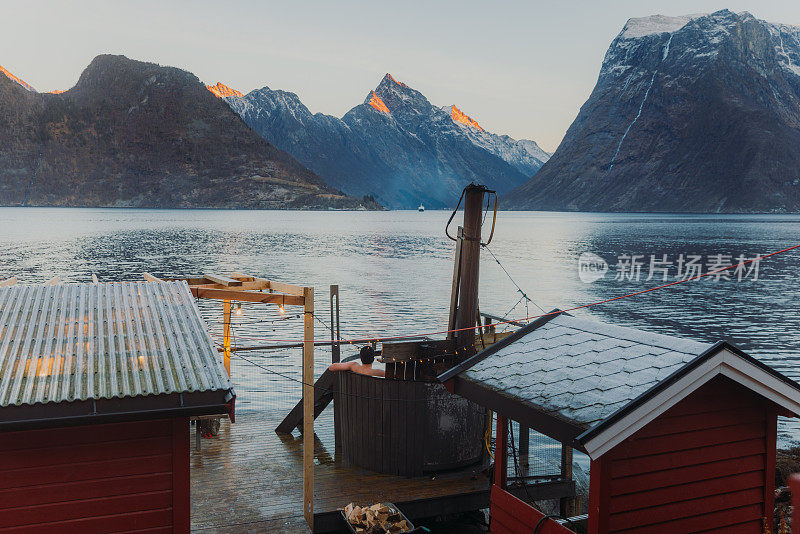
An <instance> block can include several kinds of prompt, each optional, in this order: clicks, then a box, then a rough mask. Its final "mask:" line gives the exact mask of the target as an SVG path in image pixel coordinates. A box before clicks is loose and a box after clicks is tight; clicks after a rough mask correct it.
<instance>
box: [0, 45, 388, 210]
mask: <svg viewBox="0 0 800 534" xmlns="http://www.w3.org/2000/svg"><path fill="white" fill-rule="evenodd" d="M2 74H5V75H0V205H6V206H8V205H12V206H14V205H22V206H26V205H27V206H33V205H35V206H130V207H215V208H297V209H326V208H345V209H359V208H361V209H364V208H368V209H374V208H377V207H378V206H377V204H376V203H375V202H374V201H373V200H371V199H356V198H353V197H349V196H347V195H345V194H343V193H342V192H340V191H339V190H337V189H335V188H333V187H331V186H329V185H328V184H326V183H325V182H324V181H323V180H322V179H321V178H320V177H319V176H317V175H316V174H314V173H313V172H312V171H310V170H308V169H307V168H306V167H304V166H303V165H301V164H300V163H299V162H298V161H297V160H296V159H294V158H293V157H292V156H290V155H289V154H287V153H286V152H284V151H282V150H280V149H278V148H276V147H275V146H273V145H271V144H270V143H268V142H267V141H265V140H264V139H262V138H261V137H260V136H259V135H257V134H256V133H255V132H253V131H252V130H251V129H250V128H249V127H248V126H247V125H246V124H245V123H244V122H242V120H241V119H240V118H239V116H238V115H236V113H234V112H233V111H232V110H231V109H230V107H229V106H228V105H226V104H225V103H224V102H223V101H221V100H220V99H219V98H217V97H216V96H214V95H213V94H212V93H210V92H209V91H208V90H207V89H206V87H205V86H204V85H203V84H202V83H200V81H199V80H198V79H197V78H196V77H195V76H194V75H193V74H191V73H189V72H186V71H183V70H180V69H176V68H171V67H162V66H159V65H156V64H153V63H145V62H141V61H134V60H131V59H128V58H126V57H124V56H111V55H101V56H98V57H96V58H95V59H94V60H93V61H92V62H91V64H90V65H89V66H88V67H87V68H86V69H85V70H84V72H83V73H82V74H81V76H80V79H79V80H78V83H77V84H76V85H75V87H73V88H71V89H69V90H68V91H63V92H57V93H54V94H45V93H38V92H36V91H35V90H34V89H33V88H32V87H31V86H30V85H28V84H26V83H25V82H24V81H22V80H20V79H19V78H17V77H16V76H14V75H12V74H11V73H9V72H8V71H6V70H5V69H3V71H2Z"/></svg>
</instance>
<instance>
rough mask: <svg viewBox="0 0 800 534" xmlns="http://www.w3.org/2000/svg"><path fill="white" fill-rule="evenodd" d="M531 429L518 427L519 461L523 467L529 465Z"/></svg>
mask: <svg viewBox="0 0 800 534" xmlns="http://www.w3.org/2000/svg"><path fill="white" fill-rule="evenodd" d="M530 443H531V429H530V428H528V427H527V426H522V424H520V425H519V461H520V463H521V464H522V465H523V466H524V467H528V465H529V464H530V462H529V457H530V450H531V445H530ZM562 469H563V466H562Z"/></svg>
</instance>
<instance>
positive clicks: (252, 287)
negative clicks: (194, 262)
mask: <svg viewBox="0 0 800 534" xmlns="http://www.w3.org/2000/svg"><path fill="white" fill-rule="evenodd" d="M204 281H205V282H207V283H202V284H189V287H202V288H207V289H231V290H233V291H263V290H265V289H269V282H258V281H255V282H244V281H243V282H240V285H238V286H234V287H231V286H224V285H222V284H217V283H216V282H211V281H208V280H204Z"/></svg>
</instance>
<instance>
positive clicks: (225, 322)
mask: <svg viewBox="0 0 800 534" xmlns="http://www.w3.org/2000/svg"><path fill="white" fill-rule="evenodd" d="M222 348H223V349H224V352H223V355H224V356H223V361H224V362H225V370H226V371H227V372H228V377H230V376H231V301H230V300H227V299H226V300H223V301H222Z"/></svg>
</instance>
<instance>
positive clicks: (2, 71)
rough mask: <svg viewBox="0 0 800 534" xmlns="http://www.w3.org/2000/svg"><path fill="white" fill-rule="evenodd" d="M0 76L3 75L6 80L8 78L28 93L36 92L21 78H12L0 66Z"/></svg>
mask: <svg viewBox="0 0 800 534" xmlns="http://www.w3.org/2000/svg"><path fill="white" fill-rule="evenodd" d="M0 74H5V75H6V76H7V77H8V78H10V79H11V80H13V81H15V82H17V83H18V84H20V85H21V86H22V87H23V88H25V89H27V90H28V91H31V92H33V93H35V92H36V89H34V88H33V87H32V86H31V85H29V84H28V83H27V82H26V81H25V80H23V79H21V78H17V77H16V76H14V75H13V74H11V73H10V72H8V71H7V70H6V69H5V68H3V66H2V65H0Z"/></svg>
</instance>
